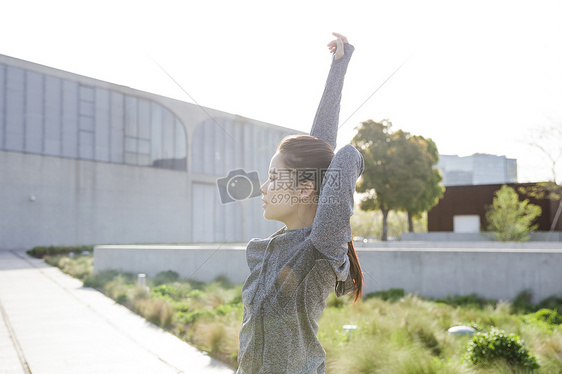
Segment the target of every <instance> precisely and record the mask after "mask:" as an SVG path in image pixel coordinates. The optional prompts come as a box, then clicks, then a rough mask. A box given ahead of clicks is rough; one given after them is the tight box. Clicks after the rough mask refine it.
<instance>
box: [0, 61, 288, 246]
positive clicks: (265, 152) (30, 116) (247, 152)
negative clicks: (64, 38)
mask: <svg viewBox="0 0 562 374" xmlns="http://www.w3.org/2000/svg"><path fill="white" fill-rule="evenodd" d="M294 133H297V132H296V131H293V130H290V129H287V128H283V127H279V126H274V125H271V124H268V123H264V122H260V121H256V120H252V119H248V118H244V117H240V116H237V115H233V114H230V113H224V112H221V111H217V110H213V109H210V108H205V110H203V109H202V108H200V107H198V106H196V105H193V104H190V103H186V102H182V101H178V100H174V99H170V98H167V97H162V96H158V95H154V94H151V93H148V92H142V91H138V90H134V89H131V88H129V87H123V86H119V85H115V84H111V83H108V82H103V81H99V80H95V79H91V78H88V77H84V76H79V75H76V74H72V73H69V72H65V71H61V70H57V69H53V68H49V67H45V66H42V65H37V64H34V63H30V62H27V61H22V60H19V59H15V58H11V57H8V56H3V55H0V249H15V248H31V247H33V246H36V245H76V244H101V243H115V244H117V243H188V242H191V243H193V242H223V241H227V242H246V241H247V240H249V239H250V238H252V237H267V236H269V235H270V234H271V233H272V232H274V231H275V230H277V229H278V228H280V227H281V226H280V224H279V223H278V222H274V221H266V220H265V219H264V218H263V209H262V208H261V205H262V203H261V201H260V199H259V198H255V196H256V195H257V196H261V195H260V194H259V187H258V190H257V191H256V188H255V187H256V185H257V186H259V183H260V182H259V181H257V180H254V181H251V178H250V179H248V178H245V176H244V175H243V176H239V177H240V178H242V179H244V181H246V183H245V184H242V187H237V188H239V189H240V188H243V190H242V191H240V190H239V191H238V193H237V194H234V195H236V196H235V199H234V200H235V201H231V202H230V203H225V204H223V203H222V202H221V193H222V195H223V197H224V196H226V195H225V194H224V191H219V188H218V187H217V183H216V182H217V179H222V178H224V177H227V176H228V175H229V172H230V171H232V170H237V169H243V170H242V171H243V172H246V173H250V175H249V176H251V175H257V176H258V178H259V176H261V178H259V180H262V181H263V180H264V179H265V178H266V177H267V169H268V167H269V160H270V158H271V156H272V155H273V154H274V153H275V149H276V146H277V144H278V142H279V141H280V140H281V138H282V137H283V136H285V135H287V134H294ZM256 172H257V174H255V173H256ZM237 173H238V174H240V173H241V172H237ZM231 176H235V175H232V174H231ZM227 186H228V185H227ZM238 186H240V183H239V184H238ZM252 188H253V191H252ZM246 195H247V196H246ZM240 196H242V198H241V197H240ZM244 196H246V197H248V198H244ZM251 196H254V198H251ZM230 200H232V199H230Z"/></svg>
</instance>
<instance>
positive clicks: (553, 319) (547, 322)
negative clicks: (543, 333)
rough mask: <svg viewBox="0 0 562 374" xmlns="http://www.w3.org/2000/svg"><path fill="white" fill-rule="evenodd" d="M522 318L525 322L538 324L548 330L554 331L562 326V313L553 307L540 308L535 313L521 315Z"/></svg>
mask: <svg viewBox="0 0 562 374" xmlns="http://www.w3.org/2000/svg"><path fill="white" fill-rule="evenodd" d="M521 320H522V321H523V322H524V323H527V324H533V325H537V326H540V327H542V328H544V329H545V330H548V331H554V330H555V329H557V328H559V327H561V326H562V315H560V314H558V313H557V312H556V311H555V310H551V309H540V310H539V311H537V312H535V313H529V314H526V315H524V316H521Z"/></svg>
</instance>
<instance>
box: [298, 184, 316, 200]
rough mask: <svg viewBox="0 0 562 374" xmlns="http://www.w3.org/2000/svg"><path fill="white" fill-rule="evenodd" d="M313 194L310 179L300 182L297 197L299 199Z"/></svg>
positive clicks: (310, 196)
mask: <svg viewBox="0 0 562 374" xmlns="http://www.w3.org/2000/svg"><path fill="white" fill-rule="evenodd" d="M312 196H314V183H312V182H311V181H306V182H302V183H300V184H299V197H300V198H301V199H307V198H312Z"/></svg>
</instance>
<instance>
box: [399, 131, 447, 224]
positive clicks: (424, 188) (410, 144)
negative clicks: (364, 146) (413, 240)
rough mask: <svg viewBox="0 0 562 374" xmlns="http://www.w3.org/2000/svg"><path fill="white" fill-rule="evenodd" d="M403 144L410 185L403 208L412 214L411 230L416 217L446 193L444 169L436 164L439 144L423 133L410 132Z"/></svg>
mask: <svg viewBox="0 0 562 374" xmlns="http://www.w3.org/2000/svg"><path fill="white" fill-rule="evenodd" d="M403 139H404V141H405V142H404V144H403V145H402V146H401V147H400V149H401V155H400V159H401V160H400V162H401V163H402V165H403V167H402V171H403V172H402V173H401V174H402V179H403V181H402V185H403V186H404V188H405V189H406V191H405V192H404V193H403V196H402V198H401V201H400V209H401V210H403V211H405V212H406V213H407V214H408V231H410V232H413V231H414V223H413V218H414V217H419V216H420V215H421V214H422V213H423V212H426V211H428V210H429V209H431V208H433V207H434V206H435V205H437V203H438V202H439V199H441V197H443V192H444V190H445V188H444V187H443V186H442V185H441V184H440V182H441V181H442V180H443V178H442V176H441V172H440V171H439V169H437V168H436V165H437V161H438V160H439V152H438V151H437V146H436V145H435V143H434V142H433V141H432V140H431V139H425V138H424V137H423V136H417V135H414V136H410V135H409V134H407V133H406V135H405V136H404V138H403Z"/></svg>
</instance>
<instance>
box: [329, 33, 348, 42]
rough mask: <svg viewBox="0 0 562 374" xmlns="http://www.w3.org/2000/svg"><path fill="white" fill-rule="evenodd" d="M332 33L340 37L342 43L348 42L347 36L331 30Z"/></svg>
mask: <svg viewBox="0 0 562 374" xmlns="http://www.w3.org/2000/svg"><path fill="white" fill-rule="evenodd" d="M332 35H333V36H335V37H336V38H341V39H342V40H343V42H344V43H349V42H348V41H347V38H346V37H345V36H343V35H342V34H338V33H337V32H333V33H332Z"/></svg>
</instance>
